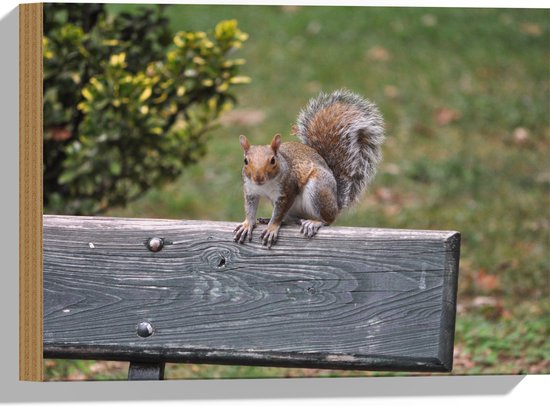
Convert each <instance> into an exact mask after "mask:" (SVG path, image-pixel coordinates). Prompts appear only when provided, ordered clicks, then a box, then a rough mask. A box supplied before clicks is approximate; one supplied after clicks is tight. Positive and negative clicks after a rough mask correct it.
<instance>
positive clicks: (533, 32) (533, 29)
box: [519, 23, 542, 37]
mask: <svg viewBox="0 0 550 406" xmlns="http://www.w3.org/2000/svg"><path fill="white" fill-rule="evenodd" d="M519 30H520V31H521V32H522V33H524V34H527V35H530V36H532V37H540V36H541V35H542V28H540V25H538V24H535V23H523V24H521V25H520V27H519Z"/></svg>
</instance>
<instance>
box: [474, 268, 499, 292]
mask: <svg viewBox="0 0 550 406" xmlns="http://www.w3.org/2000/svg"><path fill="white" fill-rule="evenodd" d="M474 279H475V284H476V286H477V287H478V288H479V289H481V290H484V291H487V292H492V291H494V290H496V289H498V288H499V287H500V281H499V279H498V277H497V276H496V275H493V274H489V273H487V272H486V271H485V269H484V268H481V269H480V270H479V271H478V272H477V273H476V275H475V277H474Z"/></svg>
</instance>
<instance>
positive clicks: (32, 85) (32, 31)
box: [19, 3, 43, 381]
mask: <svg viewBox="0 0 550 406" xmlns="http://www.w3.org/2000/svg"><path fill="white" fill-rule="evenodd" d="M42 19H43V15H42V3H33V4H21V5H20V6H19V379H20V380H25V381H43V356H42V347H43V343H42V320H43V319H42V115H43V106H42V32H43V31H42Z"/></svg>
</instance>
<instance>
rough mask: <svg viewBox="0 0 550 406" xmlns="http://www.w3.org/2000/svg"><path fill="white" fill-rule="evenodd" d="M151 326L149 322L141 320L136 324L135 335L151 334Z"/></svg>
mask: <svg viewBox="0 0 550 406" xmlns="http://www.w3.org/2000/svg"><path fill="white" fill-rule="evenodd" d="M153 331H154V330H153V326H152V325H151V323H148V322H146V321H142V322H141V323H139V324H138V325H137V335H138V336H140V337H143V338H145V337H149V336H150V335H152V334H153Z"/></svg>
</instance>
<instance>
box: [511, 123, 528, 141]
mask: <svg viewBox="0 0 550 406" xmlns="http://www.w3.org/2000/svg"><path fill="white" fill-rule="evenodd" d="M513 137H514V143H515V144H516V145H523V144H525V143H526V142H527V140H528V138H529V131H528V130H527V129H526V128H524V127H518V128H516V129H515V130H514V133H513Z"/></svg>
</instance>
